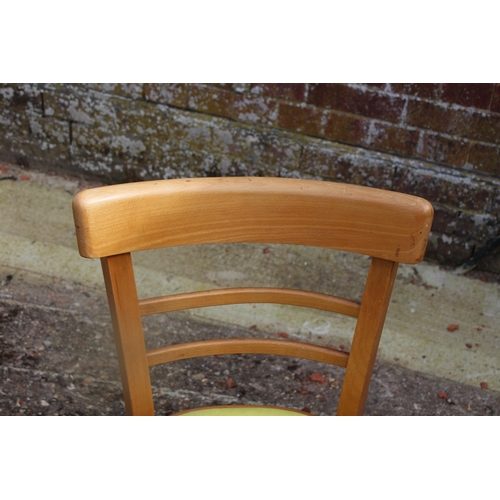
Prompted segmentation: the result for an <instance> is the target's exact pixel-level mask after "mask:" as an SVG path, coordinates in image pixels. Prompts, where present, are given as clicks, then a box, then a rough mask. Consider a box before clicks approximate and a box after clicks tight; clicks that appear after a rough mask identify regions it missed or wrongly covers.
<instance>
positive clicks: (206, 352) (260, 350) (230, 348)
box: [147, 338, 349, 367]
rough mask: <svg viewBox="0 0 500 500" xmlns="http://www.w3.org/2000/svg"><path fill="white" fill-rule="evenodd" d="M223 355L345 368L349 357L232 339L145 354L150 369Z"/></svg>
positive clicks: (296, 346)
mask: <svg viewBox="0 0 500 500" xmlns="http://www.w3.org/2000/svg"><path fill="white" fill-rule="evenodd" d="M222 354H271V355H272V354H274V355H278V356H290V357H292V358H302V359H310V360H312V361H320V362H321V363H328V364H331V365H337V366H342V367H345V366H347V360H348V358H349V354H348V353H346V352H342V351H339V350H337V349H332V348H329V347H321V346H317V345H314V344H304V343H302V342H294V341H290V340H274V339H249V338H233V339H218V340H202V341H199V342H187V343H185V344H178V345H171V346H166V347H160V348H158V349H152V350H150V351H148V352H147V358H148V363H149V366H155V365H159V364H162V363H168V362H170V361H178V360H180V359H190V358H199V357H203V356H218V355H222Z"/></svg>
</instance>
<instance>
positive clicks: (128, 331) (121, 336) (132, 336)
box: [101, 253, 154, 415]
mask: <svg viewBox="0 0 500 500" xmlns="http://www.w3.org/2000/svg"><path fill="white" fill-rule="evenodd" d="M101 264H102V271H103V274H104V282H105V284H106V294H107V297H108V304H109V311H110V315H111V320H112V323H113V332H114V337H115V343H116V350H117V354H118V362H119V365H120V374H121V378H122V384H123V396H124V399H125V410H126V413H127V415H154V405H153V394H152V390H151V380H150V377H149V366H148V362H147V358H146V345H145V341H144V331H143V329H142V322H141V316H140V313H139V303H138V297H137V289H136V284H135V279H134V270H133V267H132V257H131V255H130V253H126V254H121V255H114V256H112V257H104V258H102V259H101Z"/></svg>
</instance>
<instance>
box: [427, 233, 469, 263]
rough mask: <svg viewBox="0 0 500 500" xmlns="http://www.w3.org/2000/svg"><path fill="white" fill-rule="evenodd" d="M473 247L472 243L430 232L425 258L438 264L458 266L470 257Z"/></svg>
mask: <svg viewBox="0 0 500 500" xmlns="http://www.w3.org/2000/svg"><path fill="white" fill-rule="evenodd" d="M475 246H476V245H475V242H473V241H467V240H465V239H463V238H458V237H455V236H448V235H446V234H439V233H435V232H434V231H431V234H430V236H429V241H428V244H427V250H426V252H425V256H426V258H427V259H431V260H435V261H437V262H438V263H440V264H446V265H452V266H459V265H461V264H463V263H464V262H466V261H468V260H469V259H470V258H471V257H472V255H473V253H474V249H475Z"/></svg>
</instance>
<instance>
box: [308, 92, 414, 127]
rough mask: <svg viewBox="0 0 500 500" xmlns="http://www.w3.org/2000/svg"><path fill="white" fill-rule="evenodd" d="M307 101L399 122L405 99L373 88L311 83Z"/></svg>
mask: <svg viewBox="0 0 500 500" xmlns="http://www.w3.org/2000/svg"><path fill="white" fill-rule="evenodd" d="M307 102H308V103H309V104H314V105H316V106H320V107H325V108H329V109H335V110H338V111H344V112H346V113H352V114H356V115H361V116H365V117H368V118H377V119H380V120H386V121H390V122H399V120H400V118H401V113H402V111H403V108H404V105H405V99H402V98H399V97H391V96H388V95H386V94H383V93H380V92H375V91H371V90H361V89H356V88H352V87H349V86H347V85H344V84H338V83H313V84H310V85H309V93H308V96H307Z"/></svg>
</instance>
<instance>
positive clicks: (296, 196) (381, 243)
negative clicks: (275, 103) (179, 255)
mask: <svg viewBox="0 0 500 500" xmlns="http://www.w3.org/2000/svg"><path fill="white" fill-rule="evenodd" d="M73 210H74V215H75V225H76V230H77V241H78V248H79V250H80V253H81V255H82V256H84V257H105V256H108V255H115V254H120V253H126V252H133V251H137V250H146V249H148V248H158V247H163V246H175V245H189V244H198V243H221V242H233V243H237V242H261V243H289V244H298V245H312V246H318V247H328V248H336V249H339V250H345V251H349V252H356V253H361V254H366V255H371V256H375V257H380V258H384V259H389V260H394V261H396V262H405V263H415V262H419V261H420V260H422V259H423V256H424V251H425V247H426V244H427V238H428V233H429V230H430V224H431V221H432V214H433V209H432V206H431V205H430V203H428V202H427V201H425V200H422V199H421V198H417V197H414V196H409V195H405V194H401V193H394V192H390V191H382V190H378V189H373V188H366V187H361V186H352V185H347V184H339V183H332V182H322V181H303V180H300V179H275V178H252V177H242V178H235V177H227V178H209V179H176V180H169V181H149V182H140V183H131V184H126V185H118V186H106V187H102V188H97V189H89V190H87V191H82V192H81V193H79V194H78V195H77V196H76V197H75V199H74V203H73Z"/></svg>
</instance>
